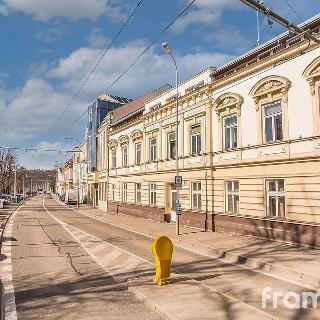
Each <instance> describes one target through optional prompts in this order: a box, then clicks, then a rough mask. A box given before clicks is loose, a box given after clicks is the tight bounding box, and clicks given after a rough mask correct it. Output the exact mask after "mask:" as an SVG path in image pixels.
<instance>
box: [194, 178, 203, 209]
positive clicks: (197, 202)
mask: <svg viewBox="0 0 320 320" xmlns="http://www.w3.org/2000/svg"><path fill="white" fill-rule="evenodd" d="M192 209H201V182H192Z"/></svg>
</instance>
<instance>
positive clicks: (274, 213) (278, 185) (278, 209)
mask: <svg viewBox="0 0 320 320" xmlns="http://www.w3.org/2000/svg"><path fill="white" fill-rule="evenodd" d="M266 189H267V216H269V217H273V218H284V217H285V191H284V180H267V181H266Z"/></svg>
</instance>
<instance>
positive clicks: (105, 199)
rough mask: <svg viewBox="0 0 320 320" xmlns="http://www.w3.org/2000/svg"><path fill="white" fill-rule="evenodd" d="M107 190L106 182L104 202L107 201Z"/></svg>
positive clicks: (105, 184)
mask: <svg viewBox="0 0 320 320" xmlns="http://www.w3.org/2000/svg"><path fill="white" fill-rule="evenodd" d="M107 188H108V185H107V182H105V183H104V194H103V200H104V201H107Z"/></svg>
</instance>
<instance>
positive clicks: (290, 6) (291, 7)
mask: <svg viewBox="0 0 320 320" xmlns="http://www.w3.org/2000/svg"><path fill="white" fill-rule="evenodd" d="M283 1H284V2H285V3H286V4H287V5H288V7H289V8H290V9H291V10H292V12H293V13H294V14H295V15H296V16H297V17H298V19H299V20H300V21H301V22H303V21H304V19H303V18H301V16H300V14H299V13H298V12H297V10H296V9H295V8H294V6H293V5H292V4H291V3H289V1H288V0H283Z"/></svg>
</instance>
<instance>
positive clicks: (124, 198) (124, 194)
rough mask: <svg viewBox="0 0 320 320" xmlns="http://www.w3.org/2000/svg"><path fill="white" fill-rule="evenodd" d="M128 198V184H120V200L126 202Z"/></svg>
mask: <svg viewBox="0 0 320 320" xmlns="http://www.w3.org/2000/svg"><path fill="white" fill-rule="evenodd" d="M127 200H128V184H127V183H123V184H122V202H127Z"/></svg>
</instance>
